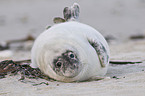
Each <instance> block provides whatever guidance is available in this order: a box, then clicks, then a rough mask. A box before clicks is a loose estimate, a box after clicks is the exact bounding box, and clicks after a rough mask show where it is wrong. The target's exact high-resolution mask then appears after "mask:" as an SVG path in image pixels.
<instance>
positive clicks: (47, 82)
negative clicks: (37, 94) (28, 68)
mask: <svg viewBox="0 0 145 96" xmlns="http://www.w3.org/2000/svg"><path fill="white" fill-rule="evenodd" d="M42 84H45V85H47V86H48V85H49V83H48V82H46V83H45V82H41V83H38V84H33V86H37V85H42Z"/></svg>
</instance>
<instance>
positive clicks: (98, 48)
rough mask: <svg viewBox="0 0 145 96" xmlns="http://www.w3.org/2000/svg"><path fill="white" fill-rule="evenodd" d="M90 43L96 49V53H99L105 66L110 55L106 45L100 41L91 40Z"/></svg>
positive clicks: (102, 64)
mask: <svg viewBox="0 0 145 96" xmlns="http://www.w3.org/2000/svg"><path fill="white" fill-rule="evenodd" d="M89 43H90V44H91V46H92V47H93V48H94V49H95V50H96V53H97V54H98V57H99V60H100V63H101V66H102V67H105V66H106V64H107V63H108V62H109V55H108V53H107V51H106V49H105V47H104V45H103V44H102V43H101V42H99V41H90V40H89Z"/></svg>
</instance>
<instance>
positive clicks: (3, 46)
mask: <svg viewBox="0 0 145 96" xmlns="http://www.w3.org/2000/svg"><path fill="white" fill-rule="evenodd" d="M34 40H35V38H34V37H33V36H32V35H28V36H27V37H26V38H22V39H18V40H8V41H5V42H0V50H7V49H10V45H11V44H15V43H23V42H24V46H23V47H25V48H26V47H28V49H30V45H31V46H32V44H33V43H31V44H30V42H33V41H34ZM27 45H28V46H27Z"/></svg>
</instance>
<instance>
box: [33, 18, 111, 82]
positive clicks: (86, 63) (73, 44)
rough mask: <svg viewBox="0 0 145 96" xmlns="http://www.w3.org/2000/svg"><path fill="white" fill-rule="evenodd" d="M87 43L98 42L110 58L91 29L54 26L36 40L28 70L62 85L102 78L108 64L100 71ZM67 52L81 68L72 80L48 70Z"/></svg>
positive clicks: (69, 24) (71, 23)
mask: <svg viewBox="0 0 145 96" xmlns="http://www.w3.org/2000/svg"><path fill="white" fill-rule="evenodd" d="M88 39H91V40H95V41H96V40H97V41H98V42H101V43H102V44H103V45H104V46H105V48H106V50H107V53H108V55H109V47H108V44H107V42H106V40H105V39H104V37H103V36H102V35H101V34H100V33H99V32H98V31H96V30H95V29H94V28H92V27H90V26H88V25H85V24H82V23H79V22H76V21H69V22H65V23H61V24H56V25H54V26H52V27H51V28H50V29H48V30H46V31H44V32H43V33H42V34H41V35H40V36H39V37H38V38H37V39H36V41H35V43H34V45H33V48H32V55H31V58H32V64H31V66H32V67H34V68H36V67H39V68H40V70H41V71H42V72H44V73H45V74H46V75H48V76H49V77H51V78H53V79H56V80H59V81H64V82H73V81H83V80H87V79H90V78H93V77H98V76H103V75H105V74H106V72H107V69H108V65H109V62H108V63H107V64H106V66H105V67H104V68H102V67H101V65H100V61H99V59H98V55H97V53H96V51H95V49H94V48H93V47H92V46H91V45H90V44H89V42H88ZM67 49H70V50H73V51H74V52H76V54H77V55H78V58H79V60H80V62H81V64H82V66H81V69H82V70H81V72H80V73H79V74H78V75H77V76H76V77H74V78H66V77H62V76H59V75H57V74H56V73H55V72H54V71H53V69H52V68H51V66H52V62H53V59H54V58H55V57H57V56H60V55H61V54H62V53H63V52H65V50H67Z"/></svg>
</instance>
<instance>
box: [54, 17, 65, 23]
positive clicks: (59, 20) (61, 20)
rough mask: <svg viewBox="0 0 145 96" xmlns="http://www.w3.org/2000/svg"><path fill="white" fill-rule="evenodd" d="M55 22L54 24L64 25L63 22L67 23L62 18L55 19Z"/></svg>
mask: <svg viewBox="0 0 145 96" xmlns="http://www.w3.org/2000/svg"><path fill="white" fill-rule="evenodd" d="M53 22H54V23H55V24H57V23H63V22H65V20H64V19H63V18H61V17H55V18H54V19H53Z"/></svg>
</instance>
